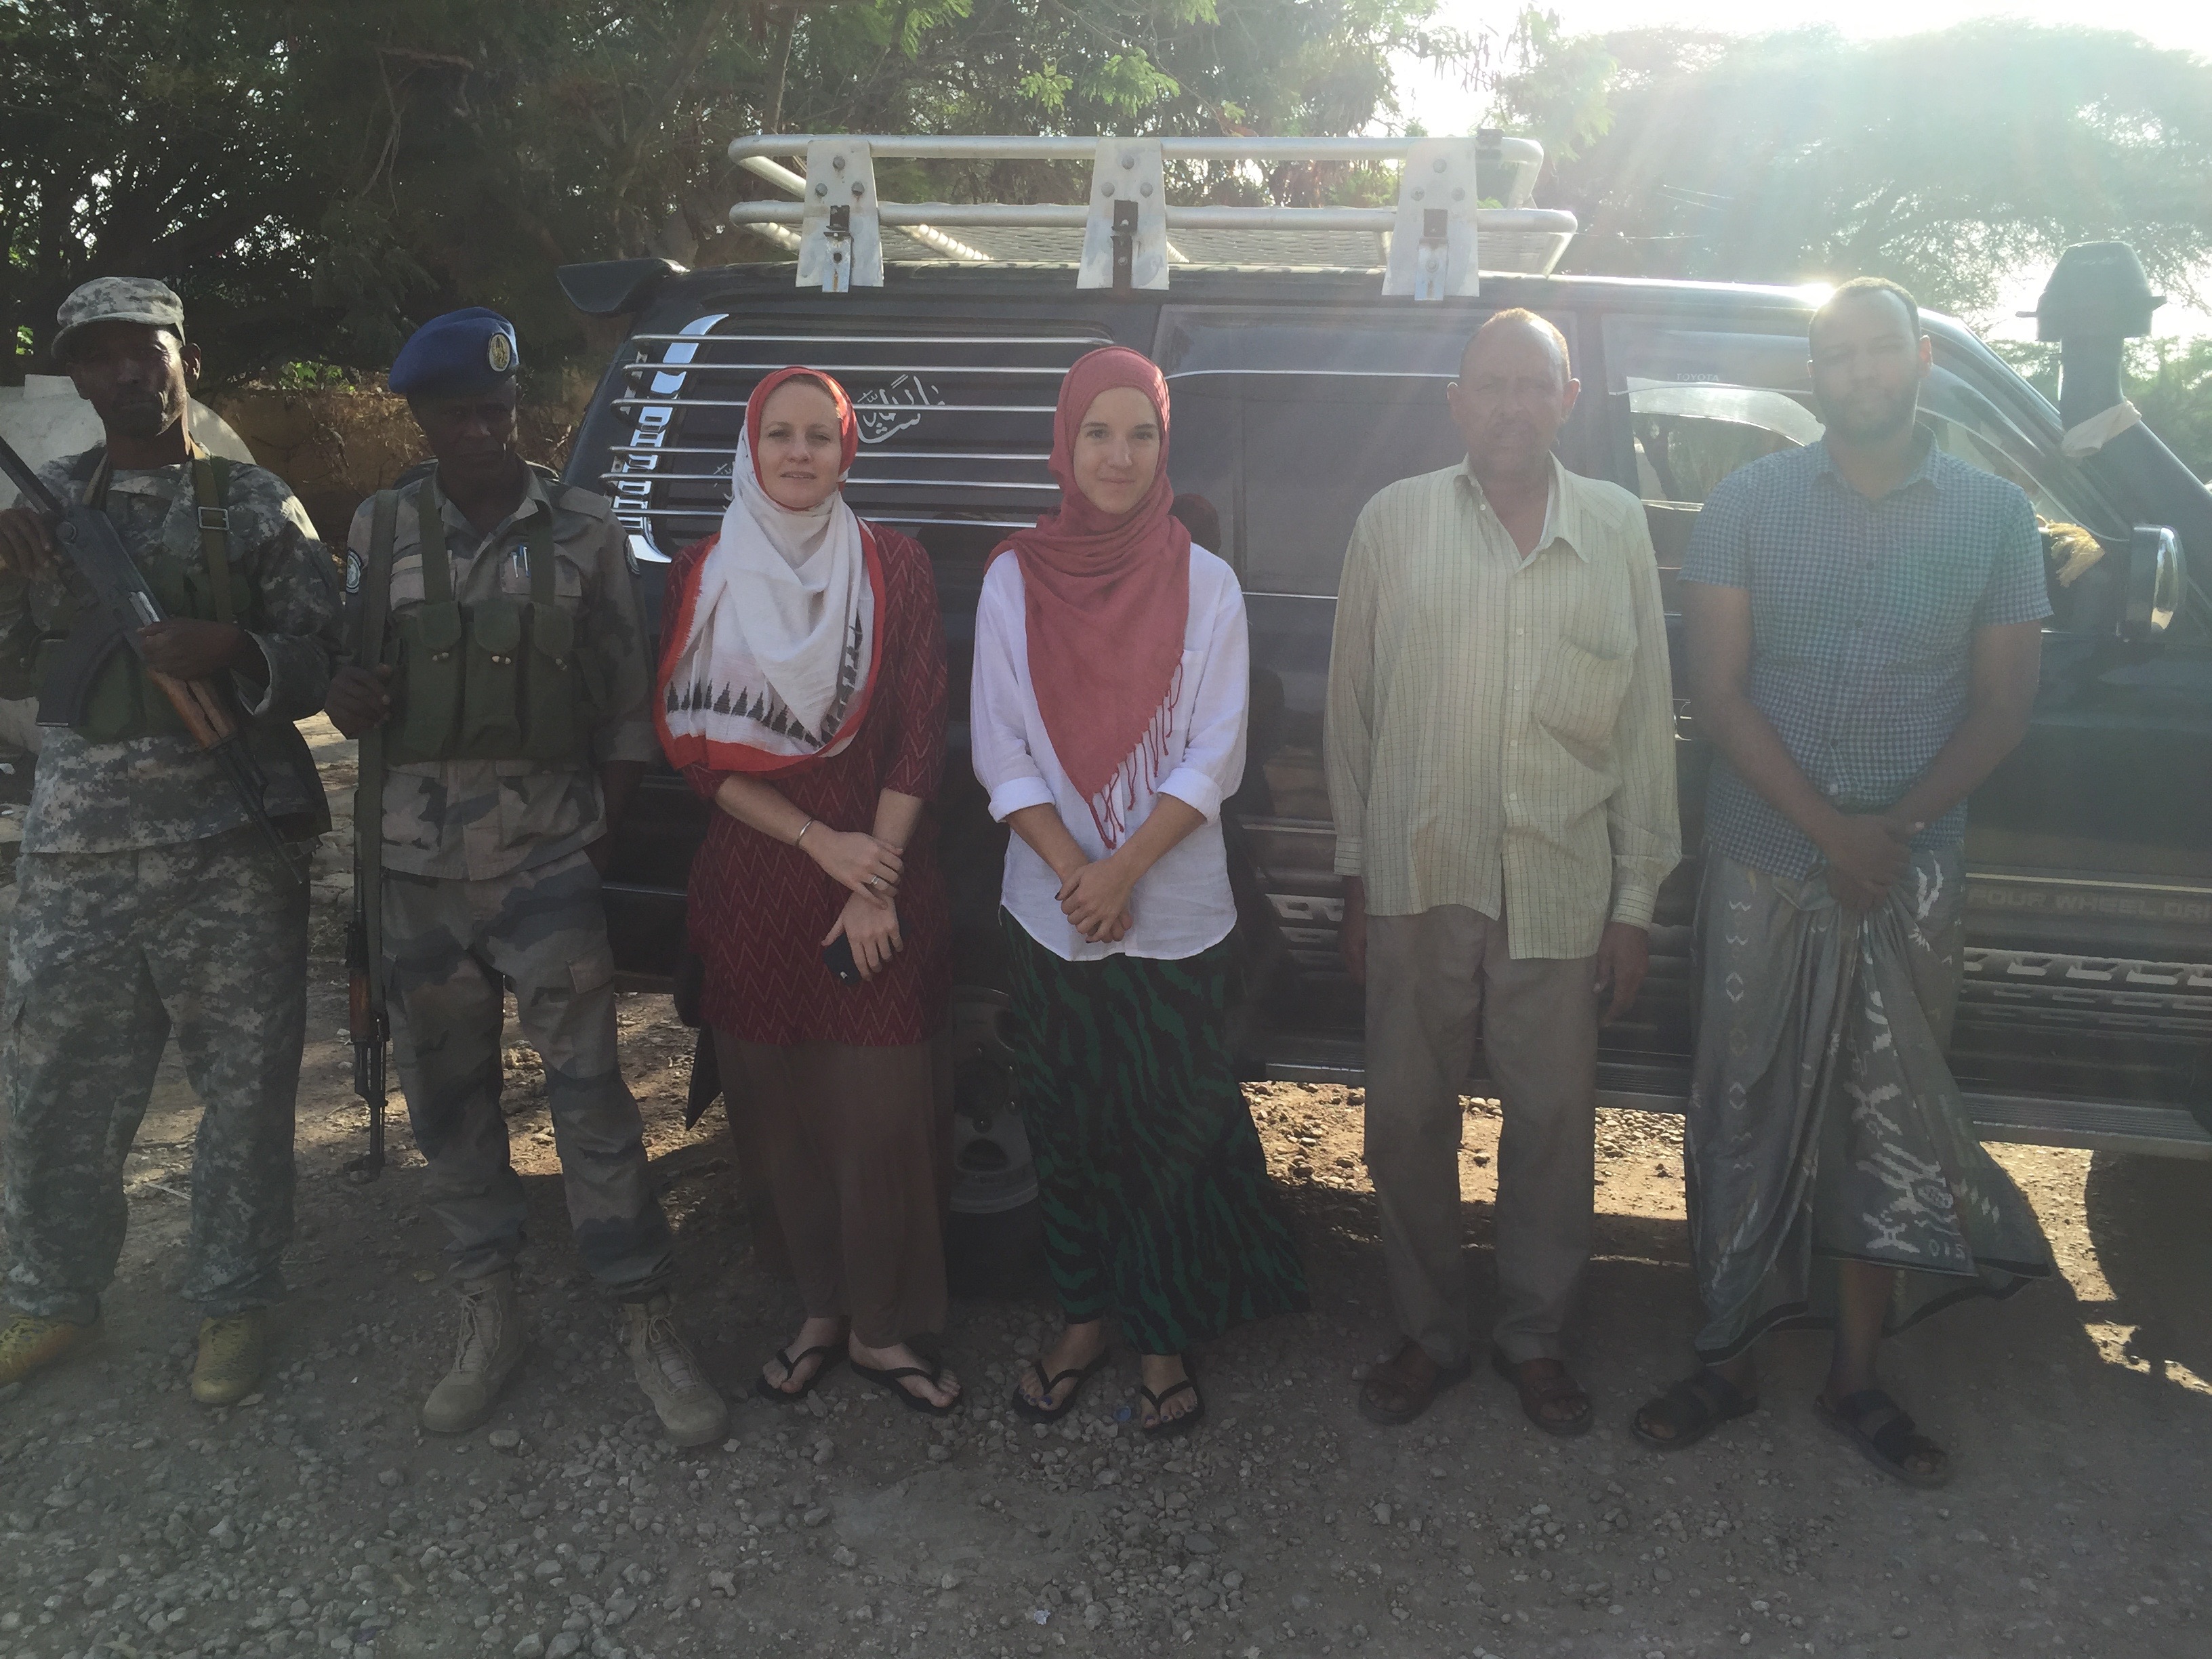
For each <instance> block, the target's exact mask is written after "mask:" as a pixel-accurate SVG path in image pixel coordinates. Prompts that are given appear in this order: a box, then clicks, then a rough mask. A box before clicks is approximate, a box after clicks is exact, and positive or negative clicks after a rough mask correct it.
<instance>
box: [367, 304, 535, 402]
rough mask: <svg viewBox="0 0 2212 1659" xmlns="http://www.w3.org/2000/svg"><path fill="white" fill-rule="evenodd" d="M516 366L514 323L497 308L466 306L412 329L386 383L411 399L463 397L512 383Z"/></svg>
mask: <svg viewBox="0 0 2212 1659" xmlns="http://www.w3.org/2000/svg"><path fill="white" fill-rule="evenodd" d="M521 367H522V353H521V350H520V347H519V346H518V344H517V343H516V341H515V337H514V325H513V323H510V322H508V321H507V319H506V318H504V317H502V316H501V315H500V314H499V313H497V312H496V311H487V310H485V309H484V307H482V306H471V307H468V308H467V309H465V310H463V311H449V312H447V313H446V314H445V315H444V316H442V317H433V318H432V319H430V320H429V321H428V322H427V323H425V324H423V325H422V327H420V328H418V329H416V331H415V332H414V334H413V335H412V336H411V337H410V338H409V339H408V342H407V343H406V344H405V345H404V346H402V347H400V348H399V355H398V356H397V357H394V358H393V359H392V374H391V378H390V385H391V386H392V390H393V391H394V392H398V394H399V395H400V396H401V397H403V398H408V399H409V400H410V401H417V400H420V401H429V400H434V399H437V398H467V397H472V396H474V395H476V394H477V393H479V392H493V391H495V390H496V389H497V388H499V387H500V386H508V387H510V388H511V387H512V386H513V384H514V372H515V370H517V369H518V368H521Z"/></svg>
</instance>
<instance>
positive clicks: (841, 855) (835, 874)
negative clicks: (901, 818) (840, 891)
mask: <svg viewBox="0 0 2212 1659" xmlns="http://www.w3.org/2000/svg"><path fill="white" fill-rule="evenodd" d="M799 850H800V851H801V852H803V853H805V854H806V855H807V856H808V857H809V858H811V859H812V860H814V862H815V863H816V864H817V865H819V866H821V867H822V872H823V874H824V875H826V876H828V877H829V878H830V880H832V881H834V882H836V884H838V885H839V886H841V887H843V888H845V889H847V890H849V891H850V892H851V893H852V894H853V895H854V896H855V897H857V898H861V899H865V900H866V901H867V902H869V903H871V904H873V905H876V906H878V907H880V908H883V909H885V910H889V909H890V908H891V901H892V900H894V899H895V898H896V897H897V896H898V884H899V877H900V875H901V874H902V872H904V870H905V868H906V864H905V861H904V860H902V859H901V858H900V857H899V850H898V848H896V847H894V846H892V845H891V844H890V842H884V841H878V840H877V839H876V838H875V837H874V836H871V835H869V834H867V833H866V832H865V831H863V830H859V829H831V828H830V827H829V825H828V824H826V823H821V822H820V821H818V820H817V822H816V823H815V825H814V827H813V828H812V829H808V830H806V831H805V832H804V833H803V834H802V835H801V836H799ZM832 937H834V935H833V936H832ZM828 942H829V941H828V940H826V939H825V940H824V941H823V943H824V944H827V943H828Z"/></svg>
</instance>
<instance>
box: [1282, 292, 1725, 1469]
mask: <svg viewBox="0 0 2212 1659" xmlns="http://www.w3.org/2000/svg"><path fill="white" fill-rule="evenodd" d="M1580 389H1581V388H1580V386H1578V385H1577V382H1576V380H1575V378H1574V374H1573V371H1572V368H1571V365H1570V364H1569V362H1568V359H1567V344H1566V342H1565V339H1563V338H1562V337H1560V335H1559V331H1558V330H1557V329H1556V328H1554V327H1553V326H1552V325H1551V324H1549V323H1547V322H1546V321H1545V320H1544V319H1542V318H1541V317H1539V316H1536V315H1535V314H1534V313H1531V312H1527V311H1504V312H1500V313H1498V314H1497V315H1496V316H1493V317H1492V319H1490V320H1489V321H1488V322H1486V323H1485V324H1484V325H1483V326H1482V328H1481V329H1480V331H1479V332H1477V333H1476V335H1475V336H1474V338H1473V339H1472V340H1470V341H1469V342H1468V345H1467V349H1466V351H1465V353H1464V354H1463V355H1462V358H1461V362H1460V377H1459V379H1458V380H1456V381H1455V382H1454V383H1453V385H1452V386H1450V387H1449V389H1448V391H1447V393H1446V396H1447V399H1448V401H1449V405H1450V410H1451V418H1452V421H1453V423H1454V424H1455V426H1456V427H1457V428H1459V433H1460V435H1461V437H1462V439H1463V440H1464V441H1465V442H1466V445H1467V459H1466V461H1465V462H1464V463H1462V464H1461V465H1455V466H1450V467H1446V468H1445V469H1443V471H1439V472H1431V473H1429V474H1427V475H1425V476H1424V477H1418V478H1406V479H1402V480H1401V481H1400V482H1399V483H1394V484H1392V485H1391V486H1389V488H1388V489H1384V490H1383V491H1382V492H1381V493H1380V494H1379V495H1376V497H1375V498H1374V500H1372V501H1370V502H1368V503H1367V506H1366V507H1365V508H1364V510H1363V511H1362V512H1361V513H1360V515H1359V520H1358V524H1357V525H1356V526H1354V527H1353V530H1352V546H1351V550H1350V551H1349V553H1348V554H1347V555H1346V560H1345V566H1344V581H1343V586H1342V587H1341V589H1340V592H1339V594H1338V599H1337V611H1336V639H1335V645H1334V650H1333V652H1332V654H1331V657H1330V660H1329V688H1328V727H1327V734H1326V739H1325V744H1326V751H1327V764H1328V793H1329V804H1330V806H1331V808H1332V810H1333V811H1334V815H1335V818H1336V836H1337V840H1336V868H1337V872H1338V873H1339V874H1340V875H1341V876H1342V877H1343V878H1344V885H1345V902H1344V930H1343V947H1344V955H1345V961H1346V966H1347V967H1349V968H1350V969H1351V971H1352V977H1353V978H1354V979H1356V980H1361V981H1364V983H1365V985H1366V987H1367V1164H1368V1169H1369V1171H1370V1174H1371V1175H1372V1176H1373V1177H1374V1181H1375V1193H1376V1199H1377V1200H1378V1201H1379V1205H1380V1208H1381V1212H1382V1223H1383V1260H1384V1262H1385V1264H1386V1267H1387V1268H1388V1270H1389V1280H1390V1298H1391V1304H1392V1307H1393V1310H1394V1311H1395V1314H1396V1316H1397V1319H1398V1323H1399V1328H1400V1330H1401V1333H1402V1334H1403V1339H1404V1340H1403V1342H1402V1344H1401V1346H1400V1348H1399V1350H1398V1352H1397V1353H1396V1355H1395V1357H1393V1358H1391V1359H1390V1360H1389V1361H1388V1362H1387V1363H1385V1364H1382V1365H1378V1366H1376V1368H1375V1370H1374V1371H1373V1372H1372V1373H1371V1374H1370V1376H1368V1378H1367V1379H1366V1381H1365V1382H1364V1383H1363V1384H1362V1385H1361V1390H1360V1399H1359V1407H1360V1411H1361V1412H1362V1413H1363V1414H1364V1415H1365V1416H1366V1417H1367V1418H1368V1419H1370V1420H1371V1421H1373V1422H1376V1423H1383V1424H1401V1423H1410V1422H1411V1421H1413V1419H1415V1418H1417V1417H1419V1415H1420V1414H1421V1413H1423V1412H1424V1411H1425V1410H1427V1409H1428V1407H1429V1404H1430V1402H1431V1401H1432V1400H1433V1399H1434V1398H1435V1396H1436V1393H1437V1389H1440V1388H1443V1387H1444V1386H1446V1385H1448V1384H1449V1383H1453V1382H1455V1381H1457V1380H1458V1379H1460V1378H1462V1377H1464V1376H1466V1375H1467V1374H1468V1371H1469V1370H1470V1369H1471V1368H1472V1367H1471V1360H1470V1351H1471V1346H1472V1337H1471V1331H1470V1321H1469V1316H1468V1284H1467V1271H1466V1266H1465V1260H1464V1243H1465V1241H1464V1239H1463V1237H1462V1230H1461V1226H1460V1188H1459V1141H1460V1096H1461V1092H1462V1088H1463V1087H1464V1085H1465V1084H1466V1081H1467V1077H1468V1070H1469V1068H1470V1067H1471V1066H1472V1064H1473V1062H1474V1045H1475V1042H1476V1039H1477V1038H1478V1036H1479V1037H1480V1040H1481V1042H1482V1047H1483V1052H1484V1055H1485V1058H1486V1061H1487V1065H1488V1069H1489V1072H1490V1075H1491V1077H1492V1080H1493V1082H1494V1085H1495V1086H1496V1088H1497V1090H1498V1097H1499V1100H1500V1103H1501V1105H1502V1108H1503V1110H1504V1133H1503V1134H1502V1135H1501V1137H1500V1139H1499V1142H1498V1202H1497V1211H1496V1216H1497V1261H1498V1285H1499V1292H1500V1294H1499V1307H1498V1317H1497V1320H1496V1322H1495V1324H1494V1326H1493V1328H1492V1346H1491V1358H1492V1365H1493V1366H1494V1367H1495V1369H1496V1370H1498V1372H1499V1374H1500V1375H1501V1376H1504V1377H1505V1378H1506V1379H1507V1380H1508V1381H1509V1382H1510V1383H1512V1384H1513V1385H1514V1387H1515V1389H1516V1391H1517V1392H1518V1394H1519V1395H1520V1400H1521V1407H1522V1411H1523V1412H1524V1413H1526V1414H1527V1416H1528V1419H1529V1420H1530V1421H1531V1422H1532V1423H1534V1425H1536V1426H1537V1427H1538V1428H1540V1429H1542V1430H1544V1431H1546V1432H1547V1433H1550V1434H1561V1435H1565V1434H1579V1433H1581V1432H1583V1431H1584V1430H1585V1429H1587V1428H1588V1427H1589V1424H1590V1401H1589V1396H1588V1395H1585V1394H1584V1393H1583V1390H1582V1389H1581V1388H1580V1387H1579V1386H1578V1385H1577V1383H1576V1382H1575V1380H1574V1378H1573V1376H1571V1374H1570V1373H1569V1371H1568V1370H1567V1367H1566V1364H1565V1349H1564V1346H1563V1342H1562V1331H1563V1329H1564V1328H1565V1322H1566V1318H1567V1315H1568V1312H1569V1310H1570V1309H1571V1306H1572V1304H1573V1300H1574V1296H1575V1291H1576V1290H1577V1286H1578V1285H1579V1284H1580V1282H1581V1279H1582V1273H1583V1266H1584V1264H1585V1263H1586V1262H1587V1261H1588V1260H1589V1232H1590V1210H1591V1203H1592V1198H1593V1184H1594V1183H1593V1180H1592V1170H1591V1163H1592V1157H1593V1152H1594V1147H1593V1139H1594V1130H1595V1113H1596V1106H1597V1103H1596V1088H1597V1033H1598V1027H1599V1024H1600V1023H1601V1020H1611V1019H1614V1018H1619V1017H1620V1015H1621V1014H1623V1013H1625V1012H1627V1010H1628V1008H1629V1007H1630V1006H1631V1005H1632V1003H1634V1001H1635V1000H1636V995H1637V992H1638V988H1639V987H1640V986H1641V985H1642V983H1643V980H1644V965H1645V962H1646V959H1647V950H1646V944H1645V930H1646V929H1647V928H1648V927H1650V922H1651V913H1652V908H1653V905H1654V903H1655V902H1656V899H1657V896H1658V892H1659V884H1660V883H1661V882H1662V881H1663V880H1664V879H1665V878H1666V876H1667V872H1668V871H1669V870H1671V869H1673V868H1674V865H1675V863H1676V862H1677V861H1678V860H1679V859H1680V852H1681V842H1680V828H1679V826H1678V823H1677V821H1676V817H1675V805H1674V752H1673V743H1674V708H1673V702H1672V700H1671V694H1670V688H1669V684H1668V665H1667V624H1666V617H1665V615H1664V613H1663V611H1662V609H1661V606H1660V599H1659V570H1658V564H1657V562H1656V559H1655V557H1654V556H1653V554H1652V550H1651V537H1650V532H1649V531H1648V530H1647V529H1646V527H1645V526H1644V508H1643V506H1642V504H1641V503H1640V502H1639V501H1638V500H1637V499H1636V497H1635V496H1633V495H1631V494H1629V493H1628V491H1626V490H1625V489H1620V487H1619V486H1618V485H1615V484H1610V483H1600V482H1598V481H1597V480H1595V479H1591V478H1584V477H1577V475H1576V474H1574V473H1572V472H1570V471H1567V470H1566V468H1565V467H1564V466H1562V465H1559V461H1558V460H1557V459H1554V457H1553V453H1552V445H1553V441H1555V440H1556V439H1557V437H1558V435H1559V428H1560V427H1561V426H1562V425H1564V424H1565V421H1566V419H1567V416H1568V414H1569V412H1570V411H1571V410H1572V409H1573V408H1574V405H1575V398H1576V396H1577V393H1578V392H1579V391H1580Z"/></svg>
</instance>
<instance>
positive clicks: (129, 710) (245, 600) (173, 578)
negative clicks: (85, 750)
mask: <svg viewBox="0 0 2212 1659" xmlns="http://www.w3.org/2000/svg"><path fill="white" fill-rule="evenodd" d="M93 453H94V454H96V455H97V456H98V457H99V459H97V460H96V461H95V462H94V465H93V469H92V471H91V472H90V474H89V475H88V478H87V479H86V481H85V494H84V500H85V503H86V505H87V506H88V507H97V508H100V509H101V510H102V511H105V510H106V505H107V482H108V465H107V456H106V452H105V451H104V450H99V451H94V452H93ZM191 468H192V505H193V507H194V508H195V509H196V510H197V517H198V520H199V540H198V546H197V555H198V556H197V559H195V558H194V556H193V554H194V552H195V550H194V549H193V548H192V547H191V545H190V544H186V545H183V546H173V545H170V544H167V543H166V542H165V543H164V544H163V545H162V547H161V549H160V550H158V551H157V552H156V553H155V555H154V556H152V557H151V558H149V559H147V560H145V561H143V562H142V563H141V565H140V572H141V574H143V575H144V577H145V579H146V586H148V587H149V588H150V589H152V590H153V593H154V597H155V599H156V600H157V601H158V602H159V603H160V605H161V613H162V615H164V616H166V617H190V618H191V619H192V620H194V621H197V622H219V623H240V624H241V625H244V624H245V622H246V619H248V618H250V617H251V616H252V609H253V594H252V588H251V587H250V586H249V585H248V584H247V582H246V577H245V575H244V574H243V573H242V572H240V570H239V569H238V568H237V567H236V565H235V564H234V562H232V560H231V556H230V513H229V511H228V508H226V507H225V506H224V504H223V503H224V500H225V497H226V495H228V490H229V488H230V473H231V464H230V462H228V460H225V459H222V457H220V456H215V455H209V454H206V453H200V454H197V455H195V456H194V457H193V458H192V462H191ZM55 622H56V623H57V627H56V629H55V630H54V634H53V635H52V637H49V638H47V639H45V640H42V641H40V645H39V678H40V684H41V685H42V686H46V685H47V684H49V680H48V675H49V671H50V670H51V668H52V665H53V661H54V659H55V658H56V657H57V656H58V654H59V653H60V652H61V650H62V647H64V644H65V643H66V642H67V636H68V635H69V634H70V631H71V630H72V629H74V628H75V626H76V606H75V605H64V607H63V609H62V611H61V612H60V614H58V616H57V617H55ZM41 701H42V702H44V701H45V696H44V695H43V694H42V696H41ZM70 729H71V730H73V731H74V732H76V734H77V735H78V736H79V737H81V738H84V739H85V741H86V742H88V743H122V742H125V741H126V740H128V739H130V738H147V737H178V738H181V737H185V736H187V735H189V734H188V733H187V732H186V731H185V723H184V721H183V720H179V718H178V716H177V711H176V709H175V708H174V707H173V705H172V704H171V703H170V702H169V699H168V698H167V696H165V695H163V694H162V693H161V691H159V690H155V688H154V687H153V686H151V685H149V684H147V681H146V671H145V668H144V666H143V665H142V664H141V663H140V662H139V660H138V653H137V652H135V651H116V652H112V653H110V654H109V656H108V659H107V660H106V662H105V663H103V664H102V665H100V671H99V672H98V673H97V674H96V675H95V676H94V678H93V682H92V689H91V690H90V691H89V692H88V694H87V696H86V697H85V701H84V718H83V719H82V720H79V721H78V722H77V723H76V725H75V726H73V727H71V728H70Z"/></svg>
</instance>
